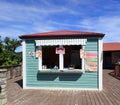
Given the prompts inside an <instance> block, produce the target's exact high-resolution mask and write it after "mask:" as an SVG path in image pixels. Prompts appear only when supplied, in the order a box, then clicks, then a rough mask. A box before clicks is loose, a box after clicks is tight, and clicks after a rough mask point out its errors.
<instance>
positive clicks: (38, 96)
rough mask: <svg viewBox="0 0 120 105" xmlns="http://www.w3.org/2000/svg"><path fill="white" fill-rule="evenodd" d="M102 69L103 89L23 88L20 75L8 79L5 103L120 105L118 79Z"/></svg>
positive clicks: (27, 104)
mask: <svg viewBox="0 0 120 105" xmlns="http://www.w3.org/2000/svg"><path fill="white" fill-rule="evenodd" d="M112 72H113V70H104V75H103V78H104V79H103V80H104V82H103V91H88V90H79V91H75V90H74V91H73V90H70V91H65V90H23V88H22V79H21V77H19V78H16V79H11V80H8V104H7V105H120V79H119V78H115V77H113V76H112V74H113V73H112Z"/></svg>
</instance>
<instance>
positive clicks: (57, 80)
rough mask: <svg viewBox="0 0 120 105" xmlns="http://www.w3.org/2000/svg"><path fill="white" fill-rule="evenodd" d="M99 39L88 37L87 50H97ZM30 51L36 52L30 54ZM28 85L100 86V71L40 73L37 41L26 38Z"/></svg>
mask: <svg viewBox="0 0 120 105" xmlns="http://www.w3.org/2000/svg"><path fill="white" fill-rule="evenodd" d="M97 47H98V40H97V39H94V38H92V39H88V42H87V45H86V46H85V50H86V51H97V50H98V48H97ZM29 52H34V56H30V55H29ZM26 86H27V87H50V88H52V87H60V88H98V73H97V72H85V73H84V74H82V75H80V74H40V73H38V59H37V58H36V57H35V42H34V41H32V40H26Z"/></svg>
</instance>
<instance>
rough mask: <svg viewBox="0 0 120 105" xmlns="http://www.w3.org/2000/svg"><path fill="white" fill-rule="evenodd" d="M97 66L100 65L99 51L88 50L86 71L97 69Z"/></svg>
mask: <svg viewBox="0 0 120 105" xmlns="http://www.w3.org/2000/svg"><path fill="white" fill-rule="evenodd" d="M97 66H98V60H97V52H95V51H89V52H86V58H85V69H86V71H97Z"/></svg>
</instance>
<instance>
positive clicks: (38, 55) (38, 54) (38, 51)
mask: <svg viewBox="0 0 120 105" xmlns="http://www.w3.org/2000/svg"><path fill="white" fill-rule="evenodd" d="M36 57H38V58H40V57H42V51H41V50H37V51H36Z"/></svg>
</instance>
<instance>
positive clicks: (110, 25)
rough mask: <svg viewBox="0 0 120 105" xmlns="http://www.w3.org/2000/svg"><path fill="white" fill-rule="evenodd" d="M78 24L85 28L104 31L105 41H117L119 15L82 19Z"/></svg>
mask: <svg viewBox="0 0 120 105" xmlns="http://www.w3.org/2000/svg"><path fill="white" fill-rule="evenodd" d="M80 24H81V26H82V27H84V28H85V29H87V30H91V31H96V32H103V33H105V34H106V35H105V38H104V41H105V42H108V41H119V36H120V28H119V27H120V16H111V17H104V16H103V17H99V18H91V19H84V20H83V21H82V22H80Z"/></svg>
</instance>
